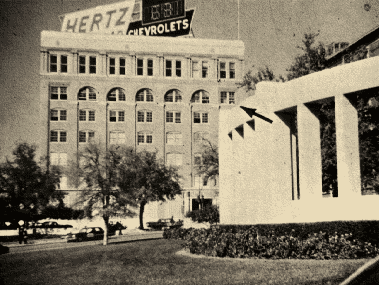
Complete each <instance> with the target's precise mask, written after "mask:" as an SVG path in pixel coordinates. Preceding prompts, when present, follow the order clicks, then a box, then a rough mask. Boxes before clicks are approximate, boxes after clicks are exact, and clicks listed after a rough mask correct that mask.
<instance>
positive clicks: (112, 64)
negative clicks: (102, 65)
mask: <svg viewBox="0 0 379 285" xmlns="http://www.w3.org/2000/svg"><path fill="white" fill-rule="evenodd" d="M117 60H118V61H117ZM125 62H126V61H125V58H123V57H120V58H117V57H110V58H109V74H110V75H116V74H117V75H125V70H126V69H125V67H126V66H125ZM117 63H118V65H117ZM117 70H118V73H116V71H117Z"/></svg>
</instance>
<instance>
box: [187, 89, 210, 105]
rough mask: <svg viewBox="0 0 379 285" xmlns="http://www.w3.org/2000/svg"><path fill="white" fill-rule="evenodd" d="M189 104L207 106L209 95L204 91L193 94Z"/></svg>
mask: <svg viewBox="0 0 379 285" xmlns="http://www.w3.org/2000/svg"><path fill="white" fill-rule="evenodd" d="M191 103H201V104H208V103H209V93H208V92H207V91H204V90H200V91H197V92H195V93H194V94H193V95H192V98H191Z"/></svg>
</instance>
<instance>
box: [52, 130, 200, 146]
mask: <svg viewBox="0 0 379 285" xmlns="http://www.w3.org/2000/svg"><path fill="white" fill-rule="evenodd" d="M94 138H95V132H94V131H80V132H79V142H80V143H88V142H91V141H92V140H93V139H94ZM207 139H208V133H206V132H197V133H195V134H194V142H195V143H200V142H202V141H203V140H207ZM50 142H67V132H66V131H64V130H53V131H50ZM109 142H110V144H125V143H126V135H125V132H121V131H115V132H110V135H109ZM137 142H138V144H145V143H146V144H152V143H153V135H152V134H151V133H149V132H139V133H138V134H137ZM166 144H168V145H183V135H182V133H180V132H169V133H167V134H166Z"/></svg>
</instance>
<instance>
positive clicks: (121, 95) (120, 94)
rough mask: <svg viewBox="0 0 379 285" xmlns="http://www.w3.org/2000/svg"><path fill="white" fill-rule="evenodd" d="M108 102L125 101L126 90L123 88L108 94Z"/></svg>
mask: <svg viewBox="0 0 379 285" xmlns="http://www.w3.org/2000/svg"><path fill="white" fill-rule="evenodd" d="M107 100H108V101H125V90H124V89H122V88H114V89H112V90H111V91H110V92H109V93H108V97H107Z"/></svg>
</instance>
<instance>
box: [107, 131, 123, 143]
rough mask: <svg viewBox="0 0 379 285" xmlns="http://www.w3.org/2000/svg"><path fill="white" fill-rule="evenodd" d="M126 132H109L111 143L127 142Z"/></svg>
mask: <svg viewBox="0 0 379 285" xmlns="http://www.w3.org/2000/svg"><path fill="white" fill-rule="evenodd" d="M125 142H126V140H125V133H124V132H111V133H110V134H109V143H110V144H125Z"/></svg>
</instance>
